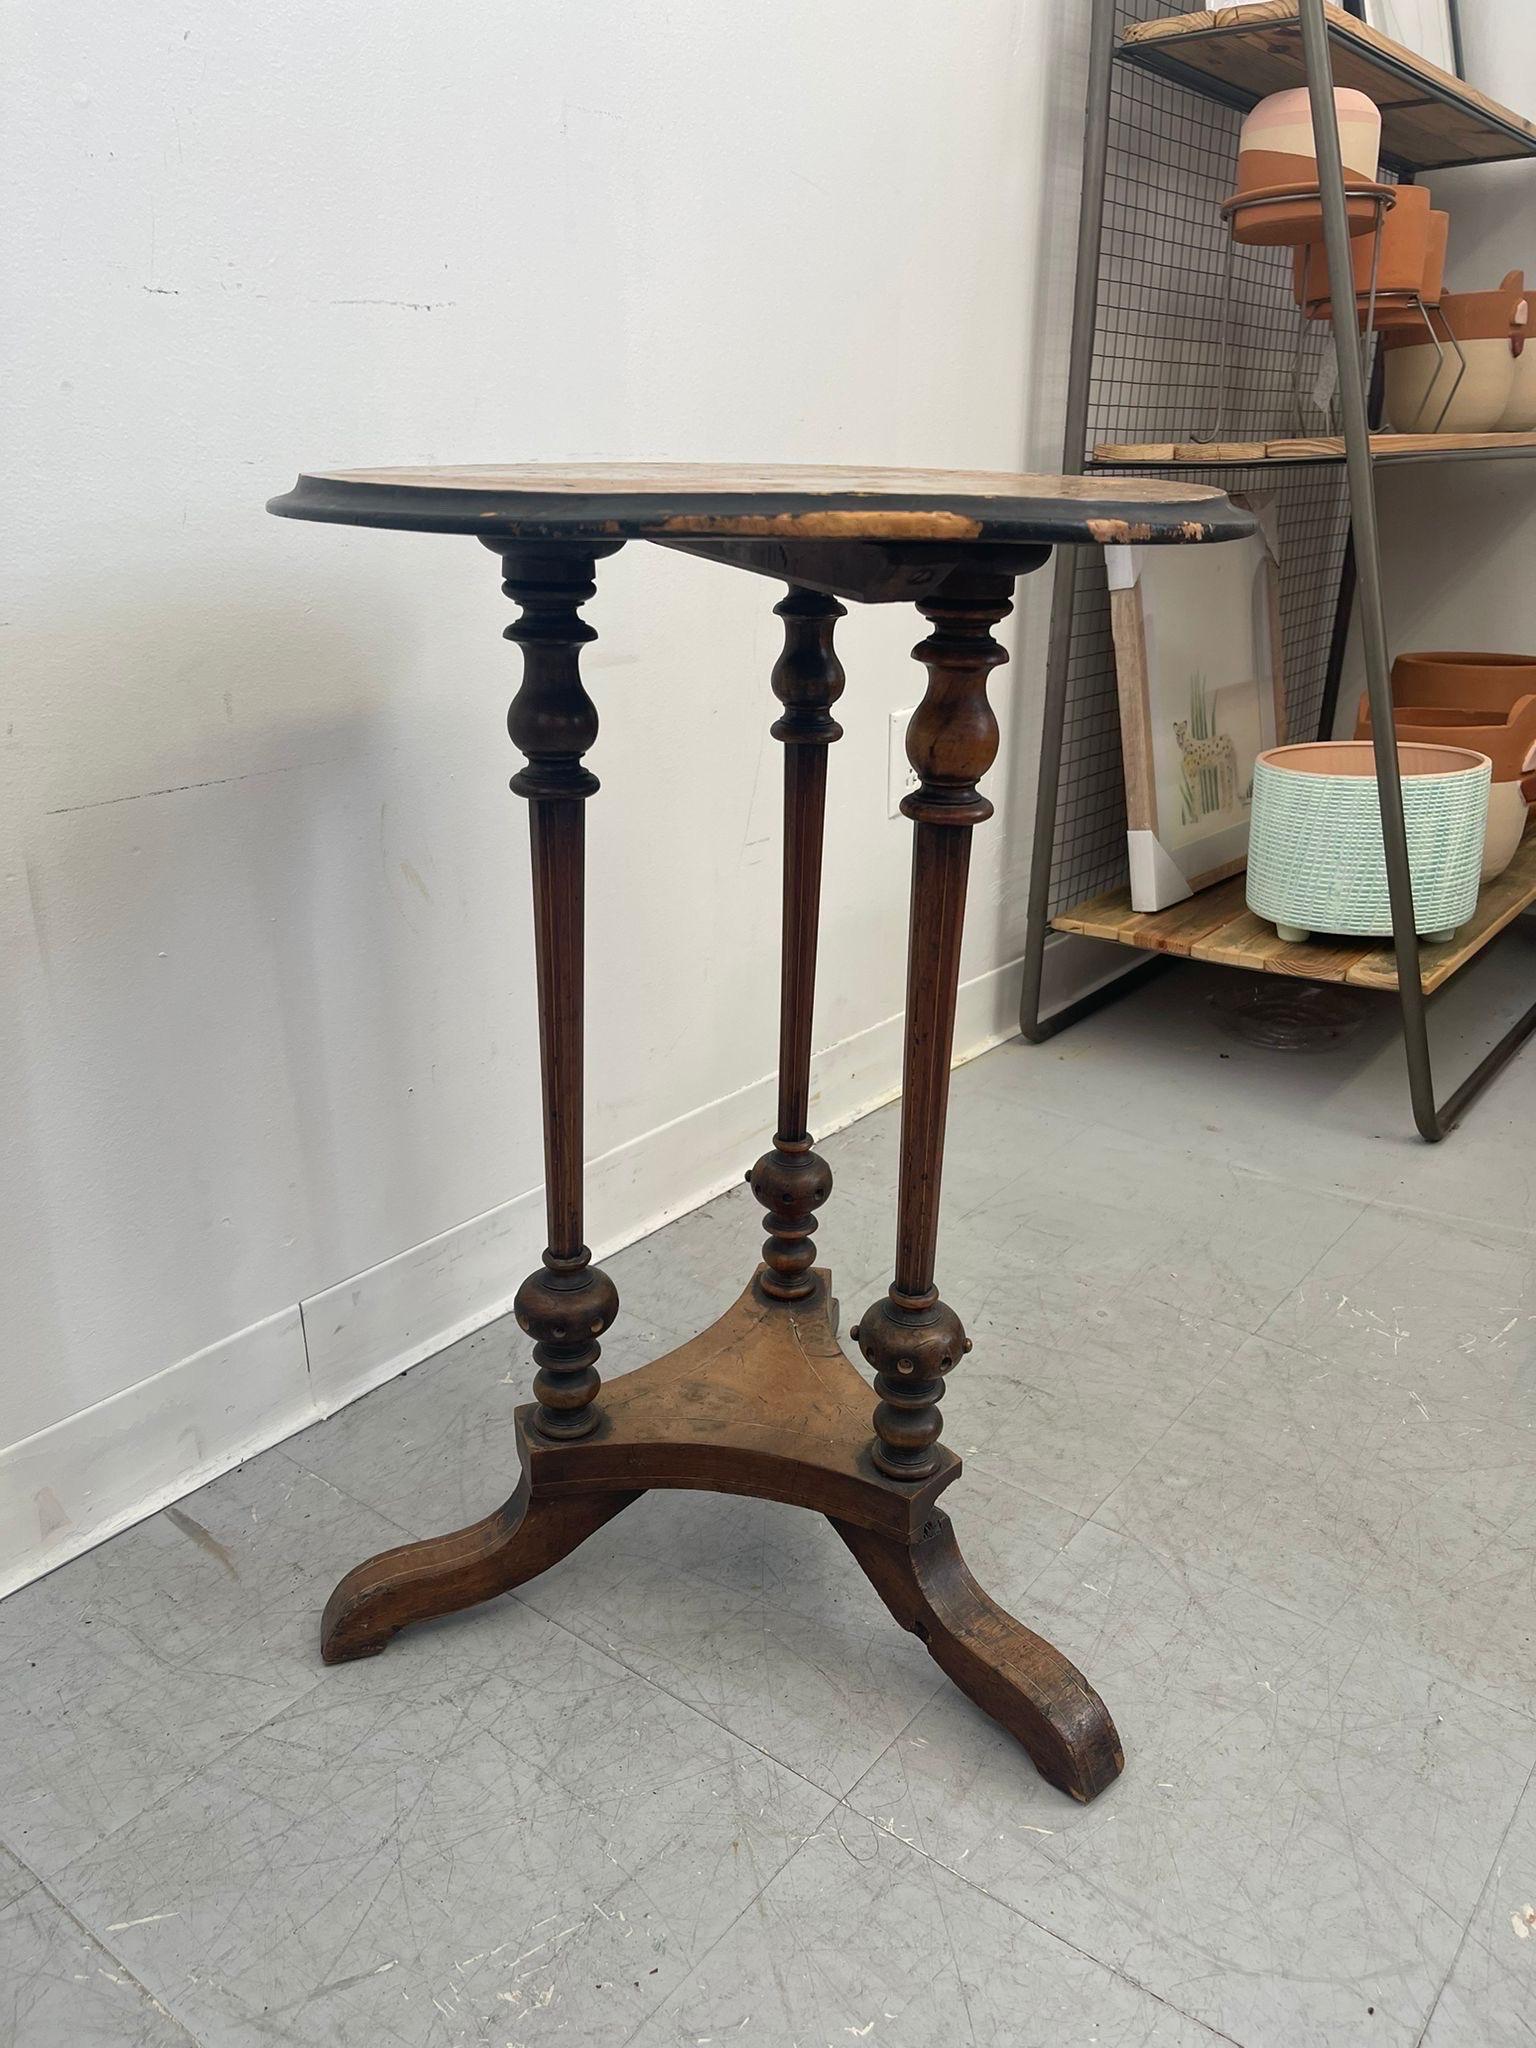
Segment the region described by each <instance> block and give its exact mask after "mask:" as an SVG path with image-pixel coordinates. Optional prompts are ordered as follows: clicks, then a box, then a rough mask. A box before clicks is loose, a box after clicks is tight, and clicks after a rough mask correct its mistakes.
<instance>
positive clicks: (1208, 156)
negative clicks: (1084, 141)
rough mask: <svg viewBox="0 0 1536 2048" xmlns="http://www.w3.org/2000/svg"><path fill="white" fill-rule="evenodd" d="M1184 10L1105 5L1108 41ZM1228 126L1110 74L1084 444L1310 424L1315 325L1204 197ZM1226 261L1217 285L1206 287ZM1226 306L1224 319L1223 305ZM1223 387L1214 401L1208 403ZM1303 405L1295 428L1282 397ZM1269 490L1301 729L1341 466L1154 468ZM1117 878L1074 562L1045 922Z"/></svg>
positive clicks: (1100, 622) (1117, 822) (1322, 328)
mask: <svg viewBox="0 0 1536 2048" xmlns="http://www.w3.org/2000/svg"><path fill="white" fill-rule="evenodd" d="M1185 5H1187V0H1171V4H1170V0H1118V4H1117V6H1116V32H1117V34H1118V33H1120V32H1123V31H1124V30H1125V29H1126V28H1127V27H1129V26H1130V24H1131V23H1133V22H1138V21H1145V20H1148V19H1150V18H1151V17H1153V16H1156V15H1163V14H1176V13H1179V12H1182V11H1183V10H1184V6H1185ZM1241 125H1242V116H1241V115H1240V114H1239V113H1237V112H1236V111H1235V110H1234V109H1232V108H1230V107H1224V106H1220V105H1218V104H1216V103H1215V102H1214V101H1211V100H1207V99H1205V98H1203V97H1202V96H1201V95H1199V94H1197V93H1193V92H1190V91H1188V90H1187V89H1186V88H1184V87H1182V86H1178V85H1174V84H1171V83H1169V82H1168V81H1167V80H1164V79H1160V78H1155V77H1153V76H1152V75H1151V74H1150V73H1147V72H1144V71H1141V70H1138V69H1136V68H1135V67H1134V66H1132V65H1129V64H1123V63H1117V64H1116V65H1115V67H1114V77H1113V81H1112V85H1111V99H1110V118H1109V155H1108V164H1107V168H1106V180H1105V202H1104V217H1103V225H1102V233H1101V239H1100V254H1099V294H1098V318H1097V327H1096V333H1095V339H1094V352H1093V383H1092V393H1091V397H1090V402H1089V410H1088V447H1089V449H1090V450H1091V449H1092V447H1093V446H1094V444H1095V443H1097V442H1101V441H1117V442H1125V441H1189V440H1194V439H1197V438H1198V439H1209V438H1214V433H1215V429H1216V427H1217V424H1218V410H1220V411H1221V413H1222V415H1223V416H1222V418H1221V422H1220V428H1221V438H1222V439H1223V440H1225V441H1252V440H1263V439H1266V438H1272V437H1275V436H1283V435H1290V434H1294V433H1296V432H1297V431H1298V425H1304V427H1305V431H1307V432H1309V433H1316V432H1320V431H1326V423H1325V420H1324V416H1323V413H1322V411H1321V410H1320V409H1319V406H1318V404H1317V401H1318V400H1319V399H1321V400H1322V401H1323V402H1324V403H1326V399H1327V396H1328V393H1329V389H1330V385H1331V380H1330V376H1329V372H1330V370H1331V365H1332V357H1333V341H1332V329H1331V328H1330V327H1329V326H1328V325H1327V323H1326V322H1312V323H1308V324H1307V325H1306V327H1305V329H1304V330H1302V331H1300V333H1299V350H1298V324H1297V320H1296V309H1295V302H1294V299H1293V296H1292V290H1291V269H1290V266H1291V260H1292V259H1291V251H1290V250H1289V249H1257V248H1247V247H1232V246H1231V245H1230V244H1229V239H1228V235H1227V229H1226V224H1225V223H1224V222H1223V220H1222V218H1221V211H1220V208H1221V202H1222V200H1223V199H1224V198H1225V197H1226V196H1227V194H1228V193H1229V192H1230V191H1231V190H1232V188H1233V186H1234V185H1235V183H1236V181H1237V145H1238V131H1239V129H1240V127H1241ZM1229 255H1230V262H1231V289H1230V294H1228V292H1227V291H1226V290H1225V289H1224V276H1225V266H1226V264H1227V261H1228V257H1229ZM1229 299H1230V311H1229ZM1223 387H1225V399H1224V403H1223V396H1222V394H1223ZM1297 389H1299V390H1300V391H1301V392H1302V393H1303V394H1304V398H1305V402H1306V411H1305V414H1304V419H1303V422H1298V420H1297V414H1296V402H1295V392H1296V390H1297ZM1158 474H1160V475H1163V476H1176V477H1179V478H1183V479H1187V480H1189V481H1191V482H1205V483H1218V484H1220V485H1221V486H1222V488H1224V489H1226V490H1228V491H1233V492H1239V493H1249V494H1252V493H1258V492H1264V493H1270V494H1273V496H1274V497H1275V499H1276V504H1277V512H1278V518H1279V527H1280V634H1281V642H1282V659H1283V663H1284V670H1285V686H1286V711H1287V728H1288V731H1289V733H1290V735H1291V736H1292V737H1293V738H1305V737H1310V736H1311V735H1312V733H1313V732H1314V731H1315V729H1316V725H1317V719H1318V714H1319V711H1320V708H1321V705H1322V698H1323V688H1324V682H1325V679H1326V674H1327V666H1328V650H1329V644H1330V641H1331V638H1332V631H1333V615H1334V607H1335V603H1336V601H1337V596H1338V589H1339V576H1340V571H1341V568H1342V564H1343V554H1344V544H1345V539H1346V536H1347V534H1348V530H1349V497H1348V488H1347V484H1346V480H1345V475H1344V470H1343V466H1342V464H1316V465H1312V464H1308V465H1286V466H1273V467H1271V466H1264V467H1259V468H1253V469H1223V470H1219V471H1210V470H1203V469H1172V470H1170V469H1165V470H1160V471H1159V472H1158ZM1125 879H1126V845H1125V785H1124V776H1123V769H1122V765H1121V754H1120V714H1119V706H1118V703H1117V699H1116V693H1115V659H1114V646H1113V643H1112V641H1111V637H1110V629H1109V603H1108V597H1107V594H1106V591H1105V584H1104V561H1103V556H1102V554H1101V553H1100V552H1099V551H1098V550H1096V549H1087V548H1084V549H1082V550H1081V551H1080V554H1079V561H1078V572H1077V578H1076V594H1075V600H1074V605H1073V618H1072V634H1071V642H1070V653H1069V658H1068V670H1067V706H1066V725H1065V729H1064V732H1063V735H1062V758H1061V783H1060V792H1059V798H1058V810H1057V826H1056V843H1055V849H1054V854H1053V860H1052V868H1051V898H1050V907H1051V909H1052V911H1055V910H1059V909H1063V908H1065V907H1066V906H1067V905H1069V904H1072V903H1077V902H1080V901H1081V900H1082V899H1083V898H1084V897H1086V896H1092V895H1096V894H1098V893H1099V892H1100V891H1101V890H1105V889H1112V888H1115V887H1116V886H1117V885H1119V884H1120V883H1123V882H1124V881H1125Z"/></svg>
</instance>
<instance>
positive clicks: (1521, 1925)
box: [1423, 1778, 1536, 2048]
mask: <svg viewBox="0 0 1536 2048" xmlns="http://www.w3.org/2000/svg"><path fill="white" fill-rule="evenodd" d="M1533 2038H1536V1778H1533V1779H1532V1781H1531V1783H1530V1784H1529V1785H1527V1786H1526V1789H1525V1797H1524V1798H1523V1799H1522V1800H1521V1802H1520V1806H1519V1810H1518V1811H1517V1813H1516V1815H1515V1818H1514V1821H1513V1823H1512V1824H1511V1826H1510V1830H1509V1833H1508V1834H1507V1835H1506V1836H1505V1837H1504V1840H1503V1842H1502V1843H1501V1844H1500V1845H1499V1853H1498V1855H1497V1857H1496V1858H1495V1859H1494V1865H1493V1869H1492V1871H1491V1872H1490V1874H1489V1878H1488V1883H1487V1886H1486V1888H1485V1889H1484V1892H1483V1896H1482V1898H1481V1899H1480V1900H1479V1901H1478V1907H1477V1911H1476V1913H1474V1915H1473V1916H1472V1924H1471V1926H1470V1927H1469V1928H1468V1929H1467V1934H1466V1939H1465V1940H1464V1941H1463V1942H1462V1945H1461V1950H1460V1953H1459V1954H1458V1955H1457V1957H1456V1963H1455V1967H1454V1968H1453V1969H1452V1971H1451V1974H1450V1977H1449V1979H1448V1980H1447V1983H1446V1986H1445V1989H1444V1990H1443V1991H1442V1992H1441V1994H1440V2002H1439V2004H1438V2005H1437V2006H1436V2007H1435V2012H1434V2017H1433V2019H1432V2020H1431V2021H1430V2023H1429V2029H1428V2032H1427V2033H1426V2034H1425V2036H1424V2044H1423V2048H1530V2043H1531V2041H1532V2039H1533Z"/></svg>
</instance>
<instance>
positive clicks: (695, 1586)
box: [519, 1473, 1079, 1792]
mask: <svg viewBox="0 0 1536 2048" xmlns="http://www.w3.org/2000/svg"><path fill="white" fill-rule="evenodd" d="M954 1520H955V1524H956V1528H957V1531H958V1534H959V1538H960V1542H961V1545H962V1548H963V1550H964V1552H965V1555H966V1557H967V1559H968V1561H969V1562H970V1564H971V1567H972V1569H973V1571H975V1572H976V1573H977V1575H978V1576H980V1577H982V1578H983V1579H984V1580H985V1582H986V1585H987V1587H988V1590H989V1591H990V1592H991V1593H992V1594H993V1595H994V1597H995V1598H996V1599H998V1600H999V1601H1001V1602H1003V1603H1004V1604H1008V1603H1013V1604H1015V1605H1018V1604H1021V1603H1023V1602H1024V1601H1025V1600H1026V1599H1027V1590H1028V1587H1029V1586H1030V1584H1031V1583H1032V1581H1033V1580H1034V1579H1035V1578H1036V1576H1037V1575H1038V1574H1039V1573H1040V1572H1041V1571H1042V1570H1043V1569H1044V1568H1045V1566H1046V1565H1047V1564H1048V1563H1049V1562H1050V1560H1051V1559H1052V1558H1053V1557H1055V1556H1056V1555H1057V1553H1058V1552H1059V1551H1060V1549H1061V1547H1062V1545H1063V1544H1065V1543H1066V1542H1067V1541H1068V1540H1069V1539H1070V1537H1071V1536H1072V1535H1073V1534H1074V1533H1075V1531H1076V1529H1077V1528H1078V1526H1079V1520H1078V1518H1077V1517H1076V1516H1074V1515H1071V1514H1069V1513H1066V1512H1064V1511H1063V1510H1061V1509H1060V1508H1057V1507H1055V1506H1053V1505H1052V1504H1051V1503H1049V1502H1046V1501H1042V1500H1039V1499H1038V1498H1035V1497H1033V1496H1031V1495H1029V1494H1028V1493H1027V1492H1025V1491H1024V1490H1022V1489H1020V1488H1016V1487H1012V1486H1009V1485H1008V1484H1007V1483H1006V1482H1004V1481H1001V1480H997V1479H994V1478H992V1477H991V1476H990V1475H988V1474H984V1473H978V1474H977V1475H976V1476H975V1478H974V1479H967V1481H966V1482H965V1484H964V1492H963V1498H962V1499H960V1500H957V1502H956V1503H955V1508H954ZM519 1598H520V1599H522V1600H524V1601H526V1602H527V1603H528V1604H529V1605H530V1606H533V1607H535V1608H537V1609H538V1611H539V1612H540V1613H541V1614H544V1615H547V1616H548V1617H549V1618H550V1619H551V1620H554V1621H557V1622H559V1623H560V1624H561V1625H562V1626H563V1627H566V1628H570V1629H573V1630H575V1631H576V1633H577V1634H579V1635H580V1636H582V1637H583V1638H584V1639H585V1640H587V1641H589V1642H591V1643H593V1644H595V1645H596V1646H597V1647H598V1648H600V1649H602V1650H605V1651H606V1652H607V1653H608V1654H609V1655H611V1656H614V1657H617V1658H618V1659H619V1660H620V1661H621V1662H622V1663H624V1664H626V1665H628V1666H629V1667H630V1668H631V1669H632V1670H634V1671H637V1672H639V1673H640V1674H641V1675H642V1676H643V1677H646V1678H649V1679H650V1680H652V1681H653V1682H654V1683H655V1684H657V1685H659V1686H662V1687H663V1688H665V1690H666V1691H668V1692H670V1693H673V1694H675V1695H676V1696H677V1697H678V1698H679V1699H683V1700H686V1701H687V1702H688V1703H689V1705H690V1706H693V1707H696V1708H697V1709H698V1710H699V1712H700V1713H703V1714H707V1715H708V1716H709V1717H710V1719H711V1720H714V1721H717V1722H719V1723H720V1725H721V1726H722V1727H725V1728H729V1729H730V1730H731V1731H732V1732H733V1733H735V1734H737V1735H739V1736H741V1737H742V1738H743V1739H744V1740H745V1741H748V1742H751V1743H753V1744H754V1745H755V1746H756V1747H758V1748H760V1749H762V1750H764V1751H766V1752H767V1754H768V1755H769V1756H772V1757H776V1758H778V1759H779V1760H780V1761H781V1762H783V1763H785V1764H788V1765H789V1766H790V1767H791V1768H792V1769H794V1770H797V1771H799V1772H801V1773H803V1775H804V1776H806V1777H807V1778H810V1779H811V1780H812V1781H813V1782H814V1783H816V1784H818V1785H822V1786H824V1787H825V1788H826V1789H827V1790H828V1791H829V1792H841V1791H844V1790H846V1788H847V1787H848V1786H849V1785H851V1784H852V1783H853V1782H854V1780H855V1779H857V1778H858V1777H859V1776H860V1775H861V1774H862V1773H863V1772H864V1771H865V1770H866V1769H867V1768H868V1766H869V1765H870V1763H872V1762H873V1760H874V1759H875V1757H877V1756H878V1755H879V1754H880V1752H881V1750H883V1749H884V1748H885V1746H886V1745H887V1744H888V1743H889V1742H890V1741H891V1739H892V1737H893V1736H894V1735H895V1734H896V1733H897V1731H898V1730H899V1729H901V1728H902V1727H904V1726H905V1725H906V1723H907V1722H908V1721H909V1720H910V1719H911V1718H912V1716H913V1715H914V1714H915V1713H916V1712H917V1710H918V1708H919V1707H921V1706H922V1705H923V1703H924V1701H925V1700H927V1699H928V1697H929V1696H930V1694H931V1693H932V1692H933V1690H934V1688H935V1687H936V1686H938V1685H941V1684H944V1683H947V1681H946V1680H944V1679H943V1678H942V1676H941V1675H940V1673H939V1672H938V1670H937V1668H936V1666H935V1665H934V1663H933V1661H932V1659H931V1658H930V1657H929V1656H928V1653H927V1651H926V1650H925V1649H924V1647H923V1645H922V1644H921V1643H920V1642H919V1641H918V1640H917V1638H916V1637H915V1636H911V1635H907V1634H905V1633H903V1632H902V1631H901V1630H900V1629H899V1628H898V1627H897V1626H896V1624H895V1623H894V1622H893V1621H892V1620H891V1618H890V1616H889V1614H888V1612H887V1611H886V1609H885V1607H884V1606H883V1605H882V1604H881V1601H880V1599H879V1597H878V1595H877V1594H876V1593H875V1591H874V1589H873V1588H872V1587H871V1586H870V1584H869V1582H868V1581H867V1580H866V1579H865V1577H864V1574H863V1573H862V1571H861V1570H860V1569H859V1567H858V1565H857V1564H856V1563H855V1561H854V1559H853V1557H852V1556H851V1555H850V1554H849V1552H848V1550H847V1549H846V1548H845V1547H844V1545H843V1543H842V1541H841V1539H840V1538H839V1537H838V1536H837V1535H836V1533H835V1532H834V1531H833V1529H832V1527H831V1525H830V1524H829V1523H828V1522H827V1521H826V1520H825V1519H824V1518H823V1517H821V1516H819V1515H815V1516H813V1515H807V1514H805V1513H804V1512H803V1511H800V1510H797V1509H794V1508H790V1507H784V1506H781V1505H779V1504H778V1503H776V1502H767V1501H745V1500H734V1499H730V1498H724V1497H719V1496H710V1495H698V1494H686V1493H681V1494H667V1493H661V1494H655V1495H652V1496H650V1497H649V1498H648V1499H645V1500H642V1501H640V1502H638V1503H637V1504H636V1505H635V1506H634V1507H632V1508H630V1509H628V1510H626V1512H625V1513H624V1514H623V1515H622V1516H621V1517H619V1519H618V1521H616V1522H613V1523H611V1524H609V1525H608V1527H607V1528H605V1529H604V1530H602V1531H600V1532H599V1534H598V1535H597V1536H595V1537H594V1538H593V1539H592V1540H591V1541H590V1542H588V1543H586V1544H584V1545H583V1546H582V1547H581V1549H580V1550H579V1551H577V1552H576V1553H575V1554H574V1555H573V1556H572V1557H570V1558H568V1559H567V1560H566V1561H565V1562H564V1563H563V1564H561V1565H558V1566H556V1567H555V1568H554V1569H553V1570H551V1571H548V1572H546V1573H544V1574H543V1576H542V1577H541V1578H539V1579H537V1580H536V1581H534V1582H533V1583H531V1584H530V1585H527V1586H525V1587H523V1588H522V1590H521V1592H520V1594H519Z"/></svg>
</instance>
